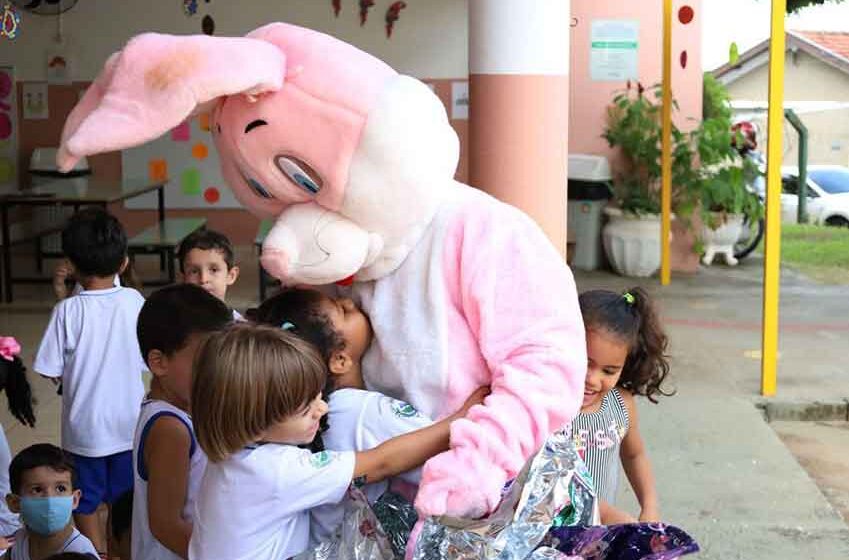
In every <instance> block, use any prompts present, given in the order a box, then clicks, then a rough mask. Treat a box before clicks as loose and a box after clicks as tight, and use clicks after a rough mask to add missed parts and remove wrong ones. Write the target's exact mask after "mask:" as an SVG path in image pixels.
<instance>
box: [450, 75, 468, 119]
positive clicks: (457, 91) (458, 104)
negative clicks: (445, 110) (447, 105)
mask: <svg viewBox="0 0 849 560" xmlns="http://www.w3.org/2000/svg"><path fill="white" fill-rule="evenodd" d="M451 118H452V119H459V120H468V118H469V82H451Z"/></svg>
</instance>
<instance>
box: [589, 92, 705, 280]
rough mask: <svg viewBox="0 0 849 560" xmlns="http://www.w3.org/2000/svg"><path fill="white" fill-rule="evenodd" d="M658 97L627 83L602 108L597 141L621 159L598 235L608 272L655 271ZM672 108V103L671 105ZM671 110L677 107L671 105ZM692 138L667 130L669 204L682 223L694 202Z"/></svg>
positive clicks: (695, 175)
mask: <svg viewBox="0 0 849 560" xmlns="http://www.w3.org/2000/svg"><path fill="white" fill-rule="evenodd" d="M660 100H661V92H660V88H659V87H653V88H651V90H650V91H649V90H646V88H644V87H643V86H642V84H640V83H636V84H632V83H631V82H628V85H627V88H626V90H625V91H624V92H621V93H619V94H617V95H616V96H615V97H614V98H613V103H612V104H611V106H610V107H609V108H608V114H607V126H606V128H605V131H604V134H603V137H604V138H605V139H606V140H607V142H608V144H609V145H610V146H611V147H613V148H619V150H620V154H621V158H620V160H619V161H618V165H617V166H616V173H615V176H614V182H613V193H614V203H615V206H614V207H611V208H608V209H606V211H605V213H606V214H607V215H608V218H609V221H608V223H607V225H606V226H605V227H604V230H603V231H602V240H603V242H604V248H605V252H606V254H607V257H608V260H609V261H610V263H611V265H612V266H613V268H614V270H616V271H617V272H618V273H620V274H623V275H625V276H651V275H652V274H654V273H655V272H656V271H657V270H658V268H660V196H661V134H662V123H661V104H660ZM673 103H674V102H673ZM675 107H677V105H675ZM693 143H694V135H693V133H685V132H682V131H681V130H679V129H678V128H677V127H676V126H674V125H673V127H672V185H673V192H672V204H673V210H674V211H675V212H676V214H678V215H680V216H682V217H684V218H685V219H687V218H688V217H689V215H690V214H691V213H692V210H693V208H694V207H695V204H696V202H697V200H698V186H699V183H700V177H699V173H698V169H697V168H696V165H695V159H696V157H695V151H694V148H693Z"/></svg>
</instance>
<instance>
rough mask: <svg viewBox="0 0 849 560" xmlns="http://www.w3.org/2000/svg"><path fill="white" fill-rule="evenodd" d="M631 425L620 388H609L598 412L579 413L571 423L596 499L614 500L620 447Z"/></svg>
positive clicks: (577, 447) (573, 436)
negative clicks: (590, 476)
mask: <svg viewBox="0 0 849 560" xmlns="http://www.w3.org/2000/svg"><path fill="white" fill-rule="evenodd" d="M630 425H631V421H630V418H629V417H628V409H627V408H626V407H625V401H624V399H623V398H622V394H621V393H620V392H619V389H617V388H616V387H614V388H613V389H611V390H610V391H609V392H608V393H607V394H606V395H605V396H604V399H603V400H602V402H601V407H600V408H599V409H598V411H597V412H590V413H586V414H585V413H579V414H578V416H576V417H575V419H574V420H573V421H572V439H573V441H574V442H575V448H576V449H577V450H578V454H579V455H580V456H581V458H582V459H583V460H584V462H585V463H586V465H587V469H588V470H589V471H590V475H592V477H593V483H594V484H595V489H596V492H597V495H598V497H599V499H602V500H605V501H607V502H609V503H614V502H615V501H616V491H617V489H618V486H619V470H620V468H619V448H620V446H621V444H622V439H623V438H624V437H625V434H626V433H628V428H629V427H630Z"/></svg>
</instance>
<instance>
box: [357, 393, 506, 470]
mask: <svg viewBox="0 0 849 560" xmlns="http://www.w3.org/2000/svg"><path fill="white" fill-rule="evenodd" d="M488 394H489V387H481V388H480V389H478V390H476V391H475V392H474V393H472V395H471V396H470V397H469V398H468V399H466V402H465V403H464V404H463V407H462V408H461V409H460V410H458V411H457V412H455V413H454V414H452V415H451V416H448V417H447V418H443V419H442V420H440V421H439V422H436V423H435V424H432V425H430V426H428V427H427V428H422V429H420V430H416V431H415V432H410V433H408V434H404V435H402V436H398V437H394V438H392V439H390V440H389V441H386V442H384V443H381V444H380V445H378V446H377V447H375V448H374V449H370V450H368V451H360V452H357V454H356V462H355V465H354V478H355V479H356V478H359V477H361V476H365V477H366V482H379V481H381V480H384V479H386V478H389V477H390V476H395V475H398V474H401V473H403V472H407V471H409V470H411V469H414V468H416V467H419V466H421V465H422V463H424V462H425V461H427V460H428V459H430V458H431V457H433V456H434V455H436V454H438V453H440V452H442V451H444V450H445V449H446V448H447V447H448V436H449V429H450V427H451V423H452V422H454V421H455V420H457V419H460V418H462V417H463V416H465V415H466V414H467V413H468V411H469V409H471V408H472V407H473V406H475V405H477V404H482V403H483V399H484V397H486V395H488Z"/></svg>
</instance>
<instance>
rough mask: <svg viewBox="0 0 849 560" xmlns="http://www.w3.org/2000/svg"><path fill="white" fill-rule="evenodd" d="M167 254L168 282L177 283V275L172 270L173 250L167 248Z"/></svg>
mask: <svg viewBox="0 0 849 560" xmlns="http://www.w3.org/2000/svg"><path fill="white" fill-rule="evenodd" d="M160 254H161V253H160ZM167 254H168V281H169V282H171V283H172V284H173V283H174V282H176V281H177V273H176V270H175V269H174V250H173V249H171V248H170V247H169V248H168V251H167Z"/></svg>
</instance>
